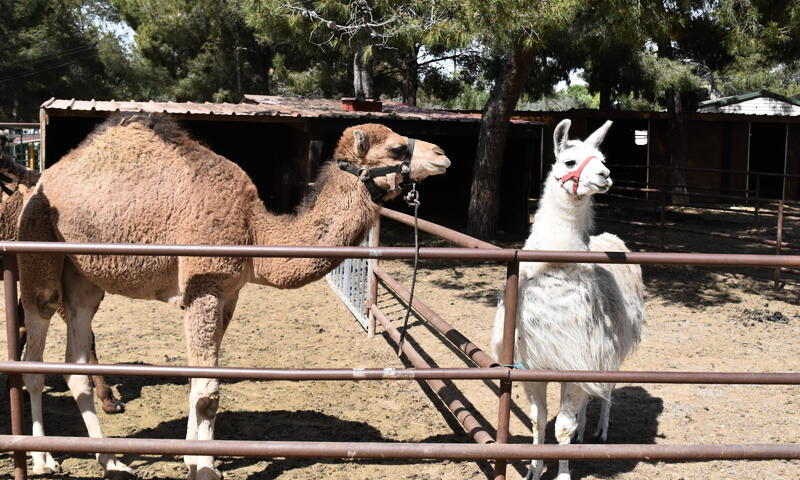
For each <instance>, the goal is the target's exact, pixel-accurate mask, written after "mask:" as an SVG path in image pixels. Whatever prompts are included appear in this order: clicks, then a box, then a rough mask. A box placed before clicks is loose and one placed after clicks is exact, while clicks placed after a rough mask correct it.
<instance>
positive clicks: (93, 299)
mask: <svg viewBox="0 0 800 480" xmlns="http://www.w3.org/2000/svg"><path fill="white" fill-rule="evenodd" d="M62 278H63V280H62V285H63V289H64V311H65V313H66V321H67V351H66V361H67V362H70V363H87V362H88V361H89V356H90V351H91V345H92V329H91V325H92V318H93V317H94V314H95V313H96V312H97V308H98V307H99V306H100V302H101V301H102V300H103V291H102V290H100V289H99V288H97V287H95V286H94V285H92V284H91V283H90V282H89V281H88V280H86V279H85V278H84V277H83V276H82V275H81V274H80V273H79V272H78V271H76V270H75V268H74V267H73V266H72V265H71V264H70V263H69V262H66V264H65V267H64V273H63V277H62ZM64 379H65V380H66V382H67V385H69V389H70V391H71V392H72V396H73V397H74V398H75V401H76V402H77V403H78V408H79V409H80V411H81V416H82V417H83V421H84V423H85V424H86V430H87V431H88V432H89V436H90V437H92V438H102V437H103V432H102V430H101V429H100V421H99V420H98V418H97V412H96V411H95V408H94V398H93V395H92V384H91V382H90V381H89V377H88V376H86V375H64ZM96 457H97V461H98V462H99V463H100V466H101V467H103V472H104V473H105V477H107V478H132V477H135V475H134V474H133V471H132V470H131V469H130V468H128V466H127V465H125V464H124V463H122V462H121V461H119V460H118V459H117V458H116V457H115V456H114V455H111V454H107V453H101V454H97V455H96Z"/></svg>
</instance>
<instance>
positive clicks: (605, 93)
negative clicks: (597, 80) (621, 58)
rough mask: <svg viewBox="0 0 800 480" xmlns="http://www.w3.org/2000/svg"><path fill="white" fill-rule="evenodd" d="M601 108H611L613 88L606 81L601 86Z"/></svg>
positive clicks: (605, 109)
mask: <svg viewBox="0 0 800 480" xmlns="http://www.w3.org/2000/svg"><path fill="white" fill-rule="evenodd" d="M600 110H603V111H607V110H611V88H609V86H608V84H606V83H603V84H602V85H601V86H600Z"/></svg>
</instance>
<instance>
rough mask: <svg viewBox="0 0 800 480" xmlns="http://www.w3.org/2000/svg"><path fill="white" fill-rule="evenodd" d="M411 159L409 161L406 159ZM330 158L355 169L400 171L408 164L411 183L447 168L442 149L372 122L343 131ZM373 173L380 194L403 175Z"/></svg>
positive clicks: (448, 162) (448, 164) (393, 187)
mask: <svg viewBox="0 0 800 480" xmlns="http://www.w3.org/2000/svg"><path fill="white" fill-rule="evenodd" d="M409 157H410V158H409ZM333 158H334V159H335V160H336V161H337V162H340V164H341V163H342V162H344V163H347V164H350V165H352V166H354V167H356V169H359V170H361V169H364V170H371V169H381V168H382V167H398V166H399V167H400V168H403V162H404V161H406V162H408V169H409V170H410V171H409V172H408V174H409V176H410V179H411V180H413V181H417V182H418V181H420V180H424V179H425V178H427V177H430V176H432V175H440V174H442V173H444V172H445V170H446V169H447V167H449V166H450V159H448V158H447V156H446V155H445V154H444V150H442V149H441V148H439V147H438V146H437V145H434V144H433V143H429V142H425V141H423V140H415V139H410V138H409V137H404V136H402V135H399V134H397V133H395V132H394V131H392V129H390V128H389V127H386V126H384V125H379V124H375V123H368V124H364V125H357V126H354V127H350V128H348V129H346V130H345V131H344V133H343V134H342V137H341V138H340V139H339V144H338V145H337V146H336V150H335V152H334V155H333ZM378 172H379V174H375V175H376V176H375V177H374V181H375V184H376V185H377V186H378V187H379V188H380V189H381V190H383V191H392V190H396V188H397V186H398V184H399V182H401V181H402V180H403V179H402V175H399V174H395V173H383V170H379V171H378Z"/></svg>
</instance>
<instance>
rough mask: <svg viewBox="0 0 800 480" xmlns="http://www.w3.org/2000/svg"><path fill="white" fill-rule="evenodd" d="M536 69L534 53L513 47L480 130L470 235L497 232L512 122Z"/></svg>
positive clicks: (469, 225) (485, 235) (485, 112)
mask: <svg viewBox="0 0 800 480" xmlns="http://www.w3.org/2000/svg"><path fill="white" fill-rule="evenodd" d="M532 67H533V52H531V51H530V50H526V49H525V48H523V47H522V46H521V45H514V46H512V47H511V49H510V51H509V53H508V55H507V57H506V60H505V65H504V66H503V70H502V72H501V74H500V76H499V77H498V78H497V80H496V81H495V84H494V86H493V87H492V91H491V92H490V93H489V100H488V101H487V102H486V106H485V107H484V109H483V115H482V116H481V130H480V134H479V136H478V148H477V152H476V155H475V163H474V167H473V173H472V187H471V188H470V199H469V214H468V218H467V232H469V234H470V235H473V236H476V237H479V238H481V237H482V238H486V237H489V236H491V235H493V234H495V233H496V232H497V221H498V212H499V207H500V199H499V197H498V186H499V180H500V171H501V168H502V166H503V156H504V154H505V148H506V136H507V135H508V126H509V120H510V119H511V114H512V113H513V112H514V107H515V106H516V105H517V101H518V100H519V96H520V94H521V93H522V88H523V87H524V85H525V82H526V80H527V79H528V75H529V74H530V72H531V68H532Z"/></svg>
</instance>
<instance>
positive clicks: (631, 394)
mask: <svg viewBox="0 0 800 480" xmlns="http://www.w3.org/2000/svg"><path fill="white" fill-rule="evenodd" d="M599 407H600V402H599V401H598V400H597V399H593V400H592V402H591V403H590V404H589V409H588V411H587V423H586V436H585V442H584V443H595V442H594V441H592V440H591V436H592V434H593V432H594V427H595V425H596V424H597V418H598V415H599ZM663 411H664V402H663V400H661V398H659V397H654V396H652V395H650V393H649V392H648V391H647V390H645V389H644V388H642V387H638V386H636V387H633V386H626V387H622V388H619V389H617V390H614V400H613V403H612V405H611V423H610V426H609V429H608V442H607V443H608V444H614V443H620V444H622V443H631V444H653V443H655V441H656V438H661V437H660V436H659V434H658V417H659V416H660V415H661V413H662V412H663ZM553 413H555V412H553ZM550 416H552V414H550ZM528 425H529V424H528ZM545 437H546V440H545V442H546V443H551V444H554V443H558V442H557V441H556V439H555V419H554V418H553V419H552V420H550V422H548V424H547V429H546V430H545ZM511 441H512V442H513V443H529V442H530V441H531V436H530V435H526V436H515V437H513V438H512V439H511ZM569 463H570V471H571V473H572V479H573V480H578V479H581V478H584V477H586V476H588V475H594V476H600V477H613V476H614V475H617V474H620V473H625V472H630V471H632V470H633V469H634V468H636V465H637V464H638V463H639V462H638V461H618V462H597V461H591V462H588V461H587V462H581V461H571V462H569ZM511 465H512V466H513V468H515V469H516V470H517V471H518V472H519V474H520V475H522V476H524V475H525V474H526V473H527V471H528V466H529V462H513V463H512V464H511ZM557 472H558V461H555V460H553V461H547V462H545V473H544V474H543V475H542V479H543V480H552V479H553V478H555V477H556V474H557Z"/></svg>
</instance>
